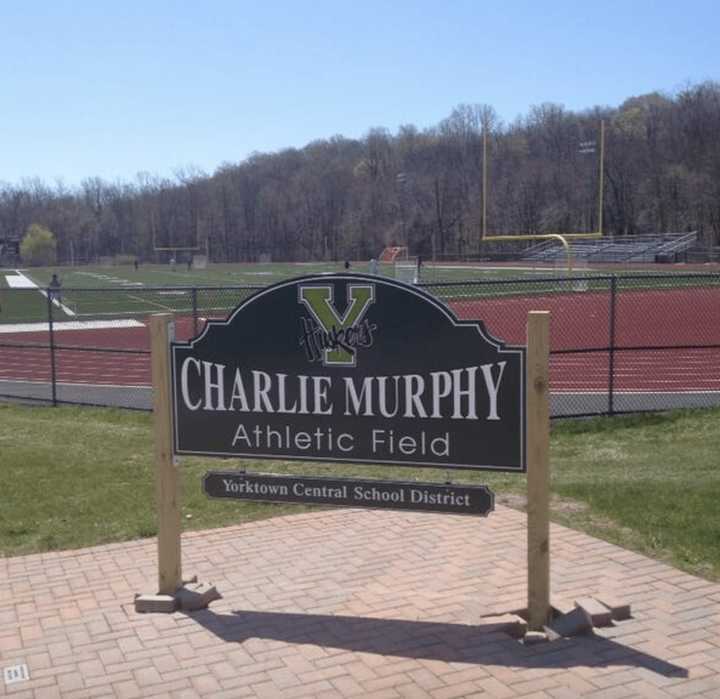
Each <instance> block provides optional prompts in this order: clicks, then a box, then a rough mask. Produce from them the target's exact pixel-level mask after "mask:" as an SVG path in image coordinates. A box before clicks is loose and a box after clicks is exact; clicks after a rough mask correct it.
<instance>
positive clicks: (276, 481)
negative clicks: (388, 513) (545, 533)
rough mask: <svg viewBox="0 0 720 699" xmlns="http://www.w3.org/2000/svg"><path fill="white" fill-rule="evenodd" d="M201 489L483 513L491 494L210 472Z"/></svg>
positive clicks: (245, 496) (468, 488)
mask: <svg viewBox="0 0 720 699" xmlns="http://www.w3.org/2000/svg"><path fill="white" fill-rule="evenodd" d="M203 490H204V491H205V493H206V495H208V497H211V498H230V499H234V500H254V501H259V502H290V503H303V504H314V505H332V506H334V507H369V508H380V509H392V510H417V511H421V512H442V513H448V514H459V515H480V516H483V517H485V516H487V515H488V514H489V513H490V512H492V511H493V510H494V509H495V495H494V493H493V492H492V491H491V490H490V489H489V488H488V487H487V486H486V485H449V484H439V483H416V482H404V481H381V480H359V479H355V478H320V477H317V476H279V475H270V474H258V473H242V472H238V471H210V472H208V473H206V474H205V476H204V478H203Z"/></svg>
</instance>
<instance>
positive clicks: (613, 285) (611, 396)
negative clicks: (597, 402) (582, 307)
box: [608, 274, 617, 415]
mask: <svg viewBox="0 0 720 699" xmlns="http://www.w3.org/2000/svg"><path fill="white" fill-rule="evenodd" d="M616 300H617V277H616V276H615V275H614V274H613V275H612V277H611V278H610V349H609V353H608V415H613V414H614V413H615V304H616Z"/></svg>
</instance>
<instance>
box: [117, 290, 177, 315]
mask: <svg viewBox="0 0 720 699" xmlns="http://www.w3.org/2000/svg"><path fill="white" fill-rule="evenodd" d="M128 298H129V299H135V300H136V301H140V302H142V303H149V304H151V305H152V306H157V307H158V308H162V309H163V311H170V312H172V313H174V312H175V309H174V308H171V307H170V306H166V305H165V304H164V303H158V302H157V301H151V300H150V299H144V298H142V296H134V295H133V294H128Z"/></svg>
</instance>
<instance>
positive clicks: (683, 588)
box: [0, 507, 720, 699]
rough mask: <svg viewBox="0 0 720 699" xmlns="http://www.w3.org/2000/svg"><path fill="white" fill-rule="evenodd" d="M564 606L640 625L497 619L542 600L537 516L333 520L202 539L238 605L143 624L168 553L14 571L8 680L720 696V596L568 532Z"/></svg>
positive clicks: (287, 691) (441, 696)
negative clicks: (536, 631)
mask: <svg viewBox="0 0 720 699" xmlns="http://www.w3.org/2000/svg"><path fill="white" fill-rule="evenodd" d="M552 551H553V563H552V577H553V598H554V601H557V602H572V601H573V599H574V598H575V597H579V596H585V595H588V594H593V593H599V592H600V591H610V592H612V593H614V595H615V596H616V597H619V598H620V599H622V600H626V601H629V602H631V603H632V610H633V618H632V619H630V620H628V621H624V622H619V623H618V624H617V625H616V626H614V627H612V628H608V629H600V630H597V631H596V633H595V635H594V636H588V637H582V638H575V639H567V640H560V641H555V642H553V643H545V644H541V645H537V646H527V647H526V646H524V645H522V644H521V643H519V642H518V641H515V640H512V639H510V638H509V637H507V636H505V635H504V634H499V633H489V632H487V631H484V630H483V628H482V618H481V617H482V616H483V615H487V614H491V613H499V612H505V611H509V610H514V609H518V608H521V607H523V606H524V604H525V599H524V597H525V570H526V568H525V516H524V515H523V514H522V513H520V512H517V511H514V510H510V509H507V508H502V507H500V508H498V511H497V512H495V513H494V514H493V515H491V516H490V518H488V519H487V520H484V519H474V518H468V517H465V518H464V517H456V516H448V515H445V516H443V515H429V514H417V513H410V514H407V513H398V512H373V511H358V510H339V511H323V512H315V513H309V514H301V515H296V516H291V517H282V518H278V519H273V520H266V521H262V522H255V523H251V524H244V525H242V526H235V527H228V528H226V529H220V530H214V531H207V532H196V533H190V534H187V535H185V536H184V538H183V553H184V567H185V573H186V575H188V576H189V575H192V574H197V575H198V576H199V578H200V580H204V581H211V582H213V583H215V584H216V585H217V587H218V589H219V590H220V591H221V592H222V594H223V595H224V599H222V600H220V601H217V602H213V604H212V605H211V607H210V609H208V610H204V611H201V612H195V613H192V614H183V613H175V614H173V615H162V614H155V615H138V614H136V613H135V612H134V610H133V595H134V593H136V592H144V593H148V592H150V593H152V592H155V591H156V589H155V588H156V585H155V575H156V572H155V571H156V561H155V541H154V540H147V541H133V542H130V543H126V544H115V545H110V546H101V547H97V548H92V549H86V550H82V551H70V552H64V553H49V554H43V555H35V556H24V557H19V558H10V559H0V665H1V666H2V668H3V669H6V668H9V667H11V666H16V665H21V664H26V665H27V667H28V670H29V674H30V678H29V680H26V681H20V682H17V683H13V684H5V683H3V684H2V685H0V694H6V695H9V696H12V697H15V698H16V699H17V698H19V697H23V698H24V697H28V698H30V697H57V696H62V697H68V698H74V697H78V698H79V697H101V696H108V697H109V696H115V697H123V698H126V699H129V698H130V697H150V696H163V695H164V696H172V697H196V696H208V697H245V696H258V697H303V696H306V697H350V696H357V697H376V698H380V697H433V698H434V699H451V698H452V697H469V696H482V697H516V696H522V697H557V698H558V699H559V698H561V697H575V696H579V695H586V694H587V695H590V696H597V697H634V696H649V697H659V696H668V697H687V696H705V697H720V631H719V630H718V626H719V624H720V585H717V584H713V583H709V582H707V581H705V580H701V579H699V578H695V577H692V576H690V575H686V574H685V573H681V572H679V571H677V570H674V569H673V568H670V567H668V566H666V565H663V564H660V563H657V562H655V561H652V560H650V559H648V558H645V557H643V556H640V555H637V554H634V553H631V552H628V551H625V550H623V549H620V548H617V547H615V546H612V545H610V544H606V543H604V542H602V541H598V540H596V539H593V538H591V537H588V536H585V535H583V534H579V533H577V532H574V531H571V530H569V529H565V528H563V527H559V526H553V528H552Z"/></svg>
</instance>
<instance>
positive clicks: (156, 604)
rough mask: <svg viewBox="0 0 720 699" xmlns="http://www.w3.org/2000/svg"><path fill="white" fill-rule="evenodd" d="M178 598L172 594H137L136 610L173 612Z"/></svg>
mask: <svg viewBox="0 0 720 699" xmlns="http://www.w3.org/2000/svg"><path fill="white" fill-rule="evenodd" d="M176 609H177V600H176V599H175V597H173V596H172V595H136V596H135V611H136V612H138V613H140V614H158V613H159V614H172V613H173V612H174V611H175V610H176Z"/></svg>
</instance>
